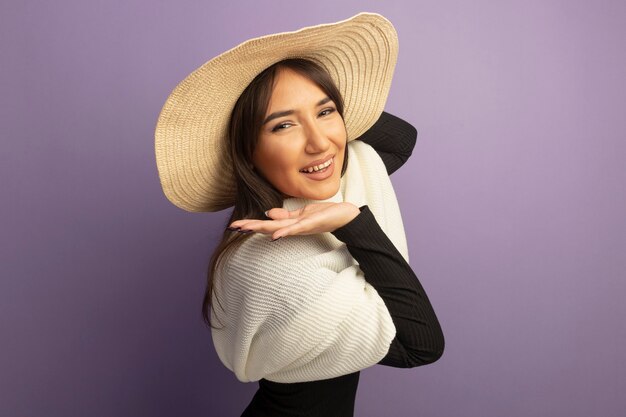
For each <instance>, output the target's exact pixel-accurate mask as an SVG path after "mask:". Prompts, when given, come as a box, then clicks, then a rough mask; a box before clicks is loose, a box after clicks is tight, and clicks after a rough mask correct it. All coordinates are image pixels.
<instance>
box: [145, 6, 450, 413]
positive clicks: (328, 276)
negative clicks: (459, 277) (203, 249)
mask: <svg viewBox="0 0 626 417" xmlns="http://www.w3.org/2000/svg"><path fill="white" fill-rule="evenodd" d="M381 33H382V34H383V36H381ZM357 35H358V36H357ZM337 45H344V46H343V50H341V47H340V49H339V50H338V49H337ZM285 48H287V50H285ZM289 48H291V50H289ZM355 48H360V49H362V50H365V49H369V50H370V51H376V53H372V54H357V55H354V56H352V57H350V54H352V53H353V52H354V50H355ZM251 50H252V51H253V52H252V53H251V52H250V51H251ZM229 53H230V55H228V54H229ZM342 53H343V55H342ZM268 54H269V55H271V56H270V57H268ZM396 54H397V38H396V35H395V30H393V27H392V26H391V24H390V23H389V22H388V21H387V20H386V19H384V18H383V17H382V16H380V15H375V14H369V13H362V14H359V15H357V16H355V17H353V18H351V19H348V20H345V21H342V22H338V23H336V24H333V25H320V26H315V27H312V28H305V29H301V30H300V31H296V32H287V33H283V34H278V35H269V36H266V37H262V38H257V39H255V40H253V41H248V42H246V43H244V44H242V45H240V46H239V47H237V48H234V49H232V50H230V51H229V52H227V53H225V54H222V55H221V56H220V57H217V58H215V59H214V60H212V61H209V62H208V63H207V64H205V66H203V67H201V68H200V69H199V70H197V71H196V72H195V73H193V74H192V75H191V76H190V77H188V78H187V79H186V81H183V83H181V84H180V85H179V87H177V89H178V90H175V91H174V92H173V93H172V95H171V96H170V98H169V99H168V102H167V103H166V105H165V106H164V109H163V111H162V113H161V115H160V117H159V123H158V124H157V132H156V146H157V165H158V167H159V174H160V177H161V182H162V185H163V188H164V191H165V193H166V195H167V196H168V198H169V199H170V200H171V201H172V202H173V203H175V204H176V205H177V206H179V207H182V208H184V209H186V210H189V211H217V210H218V209H222V208H224V207H229V206H234V208H233V211H232V214H231V216H230V219H229V221H228V227H227V228H226V230H225V232H224V235H223V238H222V241H221V242H220V243H219V245H218V246H217V248H216V249H215V252H214V254H213V257H212V259H211V262H210V266H209V273H208V285H207V292H206V295H205V299H204V303H203V316H204V318H205V320H206V322H207V323H208V324H209V325H210V326H211V329H212V336H213V341H214V344H215V347H216V351H217V353H218V356H219V358H220V360H221V361H222V362H223V363H224V365H225V366H227V367H228V368H229V369H231V370H232V371H233V372H234V373H235V375H236V376H237V378H238V379H239V380H241V381H258V382H259V389H258V391H257V393H256V394H255V396H254V398H253V399H252V401H251V402H250V403H249V404H248V406H247V407H246V408H245V410H244V412H243V414H242V416H352V415H353V411H354V400H355V395H356V390H357V385H358V379H359V371H360V370H361V369H365V368H367V367H369V366H372V365H374V364H376V363H380V364H383V365H387V366H394V367H402V368H410V367H416V366H420V365H425V364H428V363H432V362H434V361H436V360H437V359H438V358H439V357H441V355H442V353H443V348H444V338H443V333H442V331H441V327H440V325H439V322H438V320H437V317H436V315H435V313H434V310H433V307H432V305H431V304H430V302H429V299H428V297H427V295H426V293H425V291H424V289H423V287H422V286H421V284H420V282H419V280H418V279H417V277H416V276H415V274H414V273H413V271H412V269H411V267H410V266H409V263H408V249H407V246H406V238H405V236H404V229H403V225H402V219H401V215H400V211H399V207H398V204H397V200H396V197H395V194H394V191H393V187H392V185H391V182H390V180H389V175H390V174H391V173H393V172H395V171H396V170H397V169H398V168H399V167H400V166H401V165H402V164H404V162H406V160H407V159H408V158H409V156H410V155H411V153H412V150H413V147H414V145H415V140H416V135H417V132H416V131H415V129H414V128H413V127H412V126H411V125H410V124H409V123H407V122H405V121H403V120H401V119H399V118H397V117H395V116H393V115H391V114H389V113H385V112H383V111H382V109H383V107H384V101H385V99H386V95H387V92H388V88H389V84H390V81H391V76H392V72H393V66H394V65H395V59H396ZM255 57H256V58H259V57H263V58H262V59H261V61H262V60H270V62H271V63H270V64H269V65H267V61H264V62H256V61H255ZM259 59H260V58H259ZM229 60H230V61H232V62H233V63H237V62H238V63H239V65H241V66H245V65H248V66H249V67H250V68H247V78H246V75H245V74H244V75H242V74H241V73H235V72H229V71H227V70H228V69H229V68H230V67H229V65H230V64H229ZM203 68H204V69H203ZM337 68H343V69H342V70H337ZM346 68H347V69H346ZM244 72H245V71H244ZM209 74H212V76H209ZM215 74H218V75H217V76H216V75H215ZM372 74H373V75H372ZM215 77H218V78H219V80H218V81H219V83H218V84H219V85H220V86H222V87H224V86H233V85H239V86H240V87H239V88H238V89H234V90H233V91H232V92H230V93H229V94H226V99H229V100H230V102H231V103H232V105H230V104H229V103H220V101H219V100H216V99H219V98H220V92H221V94H222V96H223V95H224V94H223V91H222V90H223V89H219V90H218V89H217V88H213V89H211V88H210V86H209V87H208V86H207V84H206V83H209V82H215V81H216V78H215ZM249 78H251V79H249ZM203 83H204V84H203ZM338 84H339V85H338ZM203 88H204V89H205V90H207V91H206V92H205V93H204V96H205V98H204V99H202V98H199V97H201V96H202V94H201V93H199V91H201V90H202V89H203ZM221 98H224V97H221ZM211 99H213V100H211ZM227 101H228V100H227ZM207 103H214V104H207ZM227 104H228V105H227ZM194 112H195V113H194ZM381 113H382V114H381ZM210 118H213V124H212V125H210V126H213V127H210V126H209V127H207V122H206V120H207V119H210ZM190 120H191V122H190ZM207 138H208V139H207ZM218 144H219V145H218ZM198 154H201V156H200V157H198ZM211 155H217V156H219V158H214V159H213V160H210V161H209V162H208V163H207V162H206V161H207V158H208V157H209V156H211ZM200 161H205V162H204V164H205V165H204V166H202V163H200ZM194 163H195V165H194ZM216 173H217V175H220V176H221V181H220V180H218V177H217V176H216V175H215V174H216ZM216 306H217V307H219V308H217V309H215V308H214V307H216ZM211 319H216V321H217V322H219V323H220V325H219V326H213V323H212V321H214V320H211Z"/></svg>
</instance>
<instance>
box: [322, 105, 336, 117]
mask: <svg viewBox="0 0 626 417" xmlns="http://www.w3.org/2000/svg"><path fill="white" fill-rule="evenodd" d="M334 111H335V109H333V108H332V107H331V108H328V109H324V110H322V112H321V113H320V115H321V116H326V115H328V114H331V113H332V112H334Z"/></svg>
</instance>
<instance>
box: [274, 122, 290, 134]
mask: <svg viewBox="0 0 626 417" xmlns="http://www.w3.org/2000/svg"><path fill="white" fill-rule="evenodd" d="M285 126H290V123H280V124H278V125H276V126H274V128H273V129H272V132H277V131H279V130H283V128H284V127H285Z"/></svg>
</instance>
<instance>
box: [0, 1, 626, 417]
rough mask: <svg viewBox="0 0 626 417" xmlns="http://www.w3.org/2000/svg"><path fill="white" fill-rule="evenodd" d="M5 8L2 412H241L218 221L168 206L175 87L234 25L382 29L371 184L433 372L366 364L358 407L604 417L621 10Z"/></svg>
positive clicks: (239, 36) (625, 289) (616, 375)
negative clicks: (397, 246) (223, 304)
mask: <svg viewBox="0 0 626 417" xmlns="http://www.w3.org/2000/svg"><path fill="white" fill-rule="evenodd" d="M11 3H13V4H10V3H8V2H6V1H5V2H3V3H2V5H1V6H0V7H1V9H0V48H1V49H0V56H1V61H2V62H1V65H0V71H1V73H0V83H1V84H0V106H1V107H0V126H1V135H2V152H1V153H0V179H1V183H2V204H1V205H0V219H1V224H0V226H1V228H2V229H1V230H2V238H1V239H0V245H1V246H0V265H1V281H0V332H1V333H0V334H1V337H2V339H1V344H0V349H1V355H0V415H2V416H11V417H23V416H24V417H25V416H28V417H31V416H46V417H67V416H92V417H97V416H107V417H109V416H116V417H125V416H238V415H239V413H240V412H241V411H242V410H243V408H244V407H245V406H246V405H247V403H248V402H249V400H250V398H251V396H252V395H253V393H254V391H255V390H256V383H249V384H242V383H240V382H239V381H237V380H236V378H235V377H234V375H233V374H232V373H230V371H228V370H227V369H226V368H225V367H224V366H223V365H222V364H221V363H220V362H219V360H218V358H217V355H216V354H215V351H214V348H213V345H212V342H211V339H210V333H209V331H208V329H207V328H205V327H204V325H203V324H202V323H201V320H200V304H201V301H202V296H203V292H204V288H205V269H206V265H207V262H208V257H209V255H210V253H211V251H212V248H213V246H214V245H215V243H216V239H217V238H218V236H219V235H220V234H221V228H222V227H223V226H224V223H225V221H226V219H227V212H225V211H224V212H220V213H213V214H208V213H207V214H192V213H187V212H185V211H182V210H180V209H178V208H176V207H175V206H174V205H172V204H171V203H169V202H168V201H167V200H166V198H165V197H164V195H163V193H162V191H161V188H160V184H159V182H158V176H157V171H156V164H155V158H154V148H153V141H154V137H153V133H154V126H155V123H156V119H157V117H158V113H159V111H160V109H161V106H162V105H163V103H164V101H165V99H166V97H167V96H168V94H169V93H170V91H171V90H172V89H173V88H174V86H175V85H176V84H177V83H178V82H179V81H180V80H182V79H183V78H184V77H185V76H186V75H187V74H188V73H189V72H191V71H192V70H193V69H195V68H196V67H198V66H199V65H201V64H202V63H204V62H205V61H206V60H208V59H210V58H211V57H213V56H215V55H217V54H219V53H220V52H223V51H225V50H227V49H230V48H231V47H233V46H235V45H236V44H238V43H239V42H242V41H244V40H246V39H248V38H250V37H256V36H260V35H263V34H268V33H274V32H281V31H288V30H295V29H298V28H300V27H303V26H308V25H314V24H319V23H329V22H334V21H338V20H343V19H345V18H348V17H350V16H352V15H354V14H356V13H358V12H359V11H372V12H379V13H381V14H383V15H385V16H386V17H387V18H389V19H390V20H391V21H392V22H393V23H394V25H395V26H396V28H397V31H398V33H399V37H400V54H399V59H398V65H397V67H396V73H395V77H394V82H393V85H392V90H391V93H390V96H389V101H388V104H387V110H388V111H390V112H392V113H394V114H397V115H399V116H400V117H403V118H405V119H407V120H408V121H410V122H411V123H412V124H414V125H415V126H416V128H417V129H418V131H419V137H418V143H417V145H416V148H415V152H414V154H413V156H412V158H411V159H410V160H409V161H408V163H407V164H406V165H405V166H404V167H403V168H401V169H400V170H399V171H398V172H397V173H396V174H394V175H393V176H392V179H393V183H394V186H395V188H396V192H397V194H398V198H399V200H400V206H401V209H402V213H403V217H404V222H405V226H406V231H407V238H408V241H409V249H410V254H411V264H412V266H413V268H414V270H415V272H416V273H417V275H418V276H419V277H420V279H421V281H422V283H423V285H424V286H425V288H426V290H427V292H428V295H429V297H430V299H431V301H432V302H433V304H434V306H435V309H436V311H437V314H438V316H439V318H440V321H441V323H442V326H443V329H444V333H445V336H446V351H445V353H444V356H443V357H442V358H441V359H440V360H439V361H438V362H436V363H434V364H432V365H429V366H425V367H420V368H415V369H410V370H402V369H395V368H386V367H382V366H375V367H373V368H370V369H367V370H365V371H363V372H362V375H361V383H360V388H359V392H358V396H357V406H356V415H357V416H362V417H366V416H382V415H394V416H441V417H450V416H454V417H477V416H480V417H492V416H493V417H501V416H509V417H518V416H519V417H529V416H550V417H554V416H568V417H577V416H581V417H582V416H585V417H588V416H602V417H617V416H623V415H624V412H625V410H626V399H625V397H624V396H623V393H624V392H626V363H625V359H624V351H625V346H626V326H625V325H624V318H625V317H626V306H625V304H624V295H625V294H626V282H625V276H626V273H625V272H626V256H625V255H626V222H625V219H624V213H626V187H625V183H626V170H625V168H624V166H625V164H624V156H625V154H626V141H625V139H626V137H625V136H626V135H625V133H624V132H625V131H626V122H625V120H626V118H625V117H624V116H625V110H624V109H625V106H626V83H625V81H624V77H625V74H626V54H625V52H624V50H625V47H624V45H625V43H626V29H625V27H626V26H625V25H624V22H625V21H626V3H625V2H623V1H618V0H616V1H595V2H592V1H565V0H563V1H545V0H543V1H517V2H503V1H492V2H489V1H473V2H466V1H424V2H415V1H408V0H407V1H386V2H385V3H382V2H380V3H378V2H374V1H356V0H354V1H343V2H340V3H339V2H335V1H319V0H318V1H314V2H313V1H312V2H302V3H300V2H297V3H294V2H293V1H263V2H259V1H250V2H241V1H239V2H235V3H227V2H225V1H221V2H219V3H218V2H207V1H176V2H175V1H170V2H165V1H148V0H142V1H139V0H135V1H129V0H123V1H122V0H108V1H79V0H74V1H70V0H59V1H54V2H51V1H13V2H11Z"/></svg>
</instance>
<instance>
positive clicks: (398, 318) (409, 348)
mask: <svg viewBox="0 0 626 417" xmlns="http://www.w3.org/2000/svg"><path fill="white" fill-rule="evenodd" d="M359 210H361V212H360V213H359V214H358V215H357V216H356V217H355V218H354V219H352V220H351V221H350V222H349V223H347V224H345V225H344V226H342V227H340V228H338V229H336V230H334V231H333V232H331V233H332V234H333V235H334V236H335V237H336V238H337V239H339V240H341V241H342V242H344V243H345V244H346V246H347V248H348V251H349V252H350V254H351V255H352V257H353V258H354V259H356V261H357V262H358V263H359V266H360V268H361V270H362V271H363V273H364V274H365V280H366V281H367V282H369V283H370V284H371V285H372V286H373V287H374V288H375V289H376V291H377V292H378V294H379V295H380V296H381V297H382V299H383V300H384V301H385V305H386V306H387V309H388V310H389V313H390V315H391V317H392V320H393V323H394V325H395V327H396V336H395V338H394V339H393V341H392V342H391V346H390V347H389V351H388V352H387V355H386V356H385V357H384V358H383V359H382V360H381V361H380V362H378V363H379V364H381V365H387V366H393V367H397V368H412V367H416V366H420V365H426V364H429V363H432V362H435V361H436V360H437V359H439V358H440V357H441V356H442V354H443V349H444V337H443V332H442V330H441V326H440V325H439V321H438V320H437V316H436V315H435V311H434V310H433V307H432V305H431V304H430V301H429V300H428V297H427V295H426V292H425V291H424V288H422V285H421V284H420V282H419V280H418V278H417V276H415V274H414V273H413V270H412V269H411V266H410V265H409V264H408V263H407V262H406V260H405V259H404V257H403V256H402V254H401V253H400V252H399V251H398V249H397V248H396V247H395V246H394V244H393V242H391V240H390V239H389V237H388V236H387V235H386V234H385V232H384V231H383V230H382V229H381V227H380V225H379V224H378V222H377V221H376V218H375V217H374V214H373V213H372V212H371V211H370V209H369V207H368V206H367V205H364V206H361V207H359Z"/></svg>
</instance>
